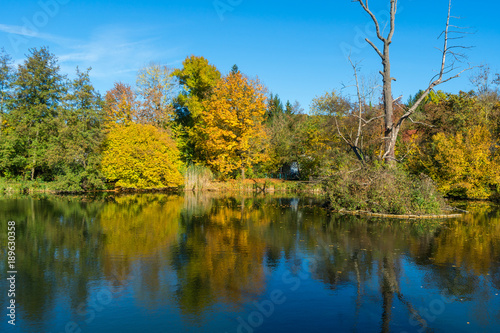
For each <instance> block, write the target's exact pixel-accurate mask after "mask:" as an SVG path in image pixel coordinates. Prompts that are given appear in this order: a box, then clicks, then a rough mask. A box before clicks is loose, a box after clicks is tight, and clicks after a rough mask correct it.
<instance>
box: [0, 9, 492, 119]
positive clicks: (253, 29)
mask: <svg viewBox="0 0 500 333" xmlns="http://www.w3.org/2000/svg"><path fill="white" fill-rule="evenodd" d="M388 3H389V1H388V0H371V1H369V4H370V6H371V7H372V10H373V11H374V12H375V13H378V15H379V16H380V17H381V18H382V19H383V17H384V16H385V15H386V14H387V12H388ZM447 6H448V1H447V0H438V1H430V0H399V12H398V15H397V18H396V32H395V35H394V40H393V44H392V46H391V58H392V72H393V76H394V77H395V78H396V79H397V81H396V82H394V84H393V91H394V95H395V97H397V96H399V95H403V96H404V98H403V100H404V101H406V98H407V97H408V95H410V94H414V93H415V92H416V91H417V90H418V89H421V88H425V87H426V85H427V84H428V82H429V80H430V78H431V77H432V76H433V75H434V74H435V73H436V70H437V69H438V68H439V64H440V54H439V51H438V50H437V49H436V47H441V45H442V41H441V40H438V39H437V37H438V36H439V34H440V32H441V31H442V30H443V28H444V24H445V20H446V12H447ZM452 6H453V7H452V14H453V15H455V16H460V17H461V19H460V20H458V21H455V23H457V24H458V25H460V26H468V27H471V29H470V30H469V31H471V32H475V33H474V34H472V35H467V36H466V38H465V39H464V40H462V41H460V42H461V43H462V44H464V45H467V46H474V48H472V49H469V50H466V51H465V52H466V54H467V55H468V57H469V59H468V61H469V62H470V63H471V64H473V65H480V64H483V63H487V64H489V65H490V67H491V69H492V71H494V72H495V73H496V72H500V63H499V59H500V57H499V54H500V43H499V42H500V28H498V22H497V21H498V18H497V17H498V12H499V11H500V4H498V2H497V1H491V0H486V1H483V2H481V5H478V4H477V3H476V4H475V3H473V2H471V1H464V0H461V1H459V0H454V1H453V5H452ZM372 27H373V26H372V25H371V20H370V19H369V17H368V16H367V14H366V13H365V12H364V11H363V10H362V9H361V7H360V6H359V4H357V3H353V2H351V1H350V0H322V1H319V0H309V1H291V0H288V1H281V0H277V1H272V0H268V1H263V0H191V1H190V0H182V1H181V0H162V1H153V0H142V1H131V0H120V1H116V0H108V1H105V2H103V1H96V0H86V1H80V0H41V1H29V0H24V1H17V0H16V1H13V0H3V1H2V8H1V12H0V47H4V48H5V50H6V51H7V53H9V54H10V55H11V56H12V57H13V58H14V59H15V61H16V62H18V63H19V62H21V61H22V60H23V59H25V55H26V54H27V53H28V49H29V48H31V47H40V46H44V45H46V46H49V48H50V50H51V52H52V53H54V54H55V55H56V56H57V57H58V58H59V64H60V66H61V69H62V71H63V72H64V73H68V74H69V76H70V77H72V76H73V73H74V71H75V68H76V66H79V67H80V68H87V67H92V68H93V69H92V72H91V78H92V81H93V83H94V85H95V87H96V88H97V89H98V90H99V91H100V92H101V93H103V94H104V93H105V92H106V90H108V89H110V88H111V87H112V86H113V83H114V82H115V81H122V82H126V83H130V84H134V82H135V74H136V72H137V70H138V69H140V68H141V67H144V66H145V65H147V64H148V63H150V62H151V61H154V62H160V63H164V64H167V65H169V66H171V67H180V66H181V65H182V60H183V59H184V58H185V57H186V56H189V55H191V54H194V55H199V56H204V57H205V58H207V59H208V60H209V61H210V62H211V63H212V64H214V65H216V66H217V67H218V68H219V70H221V72H223V73H227V72H229V70H230V69H231V66H232V65H233V64H237V65H238V66H239V68H240V70H241V71H242V72H244V73H245V74H247V75H248V76H250V77H255V76H258V77H259V79H260V80H261V81H262V82H263V83H264V84H265V85H266V86H267V87H268V89H269V90H270V91H271V92H273V93H277V94H279V95H280V97H281V98H282V99H283V100H287V99H289V100H291V101H292V102H293V101H294V100H298V101H299V102H300V103H301V104H302V106H303V107H304V109H305V110H308V109H309V105H310V103H311V100H312V99H313V98H314V97H315V96H318V95H322V94H323V93H325V92H327V91H332V90H334V89H335V90H337V91H339V90H340V89H341V88H342V84H344V85H349V84H351V83H352V69H351V68H350V66H349V63H348V61H347V59H346V57H345V53H346V52H347V50H349V49H350V50H351V53H352V58H353V60H354V61H356V62H361V63H360V69H361V74H362V75H363V76H365V77H366V78H368V79H370V78H372V79H375V80H378V79H379V77H380V75H379V74H377V73H378V71H379V70H380V69H381V64H380V60H379V58H378V56H377V55H376V54H375V53H374V51H373V50H372V49H371V48H370V47H369V46H368V45H367V44H366V43H364V42H363V38H364V37H365V36H368V37H370V38H371V39H372V40H374V41H375V38H374V37H375V36H374V35H373V30H372ZM464 66H467V64H464ZM468 78H469V74H465V75H463V76H462V78H460V79H456V80H454V81H451V82H449V83H446V84H444V85H443V86H441V87H440V88H441V89H443V90H445V91H449V92H458V91H459V90H470V89H472V86H471V85H470V83H469V80H468ZM343 92H344V93H345V94H350V93H352V91H350V90H349V89H346V90H343Z"/></svg>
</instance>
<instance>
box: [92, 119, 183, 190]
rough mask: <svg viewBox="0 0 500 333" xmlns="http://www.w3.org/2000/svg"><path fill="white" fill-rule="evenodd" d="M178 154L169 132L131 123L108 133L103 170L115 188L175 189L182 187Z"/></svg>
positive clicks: (116, 127) (114, 128)
mask: <svg viewBox="0 0 500 333" xmlns="http://www.w3.org/2000/svg"><path fill="white" fill-rule="evenodd" d="M179 154H180V153H179V150H178V149H177V147H176V145H175V141H174V140H172V138H171V137H170V136H169V134H168V132H166V131H164V130H160V129H158V128H156V127H154V126H152V125H148V124H146V125H143V124H136V123H133V122H130V123H128V124H126V125H119V126H114V127H113V128H112V129H111V130H110V131H109V133H108V136H107V141H106V145H105V149H104V152H103V157H102V170H103V173H104V175H105V176H106V178H107V179H109V180H111V181H116V186H121V187H133V188H161V187H174V186H178V185H181V184H182V183H183V177H182V175H181V173H180V171H179V169H180V167H181V162H180V160H179Z"/></svg>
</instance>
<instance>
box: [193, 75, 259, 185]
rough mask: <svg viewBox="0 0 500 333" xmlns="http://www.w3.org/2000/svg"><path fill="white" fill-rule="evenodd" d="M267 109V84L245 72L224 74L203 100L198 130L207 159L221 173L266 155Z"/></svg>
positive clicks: (247, 164)
mask: <svg viewBox="0 0 500 333" xmlns="http://www.w3.org/2000/svg"><path fill="white" fill-rule="evenodd" d="M265 112H266V97H265V95H264V88H263V86H262V85H261V84H260V83H259V81H258V80H256V81H254V80H250V79H248V78H246V77H244V76H243V75H242V74H241V72H239V71H238V72H232V73H230V74H229V75H227V76H226V77H224V78H222V79H221V80H220V81H219V82H218V84H217V86H216V87H215V89H214V90H213V93H212V95H211V97H210V98H209V99H208V100H206V101H205V102H204V103H203V109H202V112H201V115H200V121H199V123H198V124H196V125H195V128H194V131H195V132H196V133H197V134H198V135H197V137H198V142H197V144H198V145H199V148H200V149H201V150H202V151H203V152H204V154H205V156H204V157H205V159H206V163H207V164H208V165H209V166H210V167H211V168H212V169H213V170H214V171H216V172H218V173H219V174H220V175H221V176H223V177H227V176H228V175H230V174H231V173H233V172H234V171H236V170H240V171H241V175H242V178H245V170H246V169H247V168H248V167H251V166H252V165H253V164H254V163H257V162H260V161H263V160H264V159H265V157H266V156H265V154H264V149H263V148H264V147H263V142H264V138H265V135H266V134H265V131H264V127H263V121H264V114H265Z"/></svg>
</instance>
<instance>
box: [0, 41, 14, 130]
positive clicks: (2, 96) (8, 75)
mask: <svg viewBox="0 0 500 333" xmlns="http://www.w3.org/2000/svg"><path fill="white" fill-rule="evenodd" d="M14 78H15V77H14V70H13V68H12V58H11V57H10V56H9V55H8V54H7V53H6V52H5V50H4V49H3V48H2V49H0V137H1V134H2V127H3V115H4V114H5V113H6V112H7V110H8V105H9V103H10V102H11V100H12V83H13V80H14Z"/></svg>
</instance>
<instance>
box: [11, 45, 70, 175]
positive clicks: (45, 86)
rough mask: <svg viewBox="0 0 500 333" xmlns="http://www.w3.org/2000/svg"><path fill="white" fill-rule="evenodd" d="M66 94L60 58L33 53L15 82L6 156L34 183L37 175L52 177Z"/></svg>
mask: <svg viewBox="0 0 500 333" xmlns="http://www.w3.org/2000/svg"><path fill="white" fill-rule="evenodd" d="M65 94H66V87H65V77H64V76H63V75H61V74H60V72H59V65H58V64H57V59H56V57H55V56H54V55H53V54H51V53H50V52H49V50H48V48H46V47H42V48H39V49H31V50H30V55H29V56H28V58H27V59H26V60H25V61H24V63H23V64H21V65H19V68H18V71H17V77H16V80H15V82H14V99H13V106H12V109H11V111H10V112H9V114H8V117H7V124H6V126H7V127H8V128H9V130H8V134H7V136H6V137H5V140H7V141H10V142H9V149H8V151H7V152H5V151H4V154H7V156H5V155H4V156H3V158H6V157H7V158H8V159H9V160H10V161H11V163H12V164H11V166H15V167H16V170H17V172H18V173H21V174H24V175H25V176H26V175H27V174H29V175H30V177H31V180H34V179H35V178H37V176H38V174H37V172H38V173H39V174H40V175H42V176H47V177H51V174H50V172H48V168H47V167H48V165H47V158H46V156H47V155H48V154H47V153H48V147H49V142H50V140H51V138H52V137H54V136H56V135H57V124H58V122H57V121H56V120H57V117H58V114H59V113H60V106H61V100H62V98H63V97H64V95H65Z"/></svg>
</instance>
